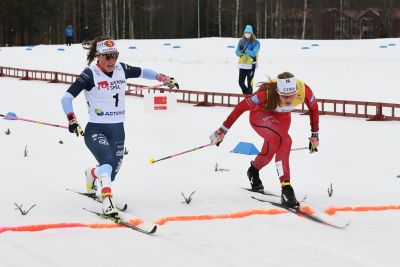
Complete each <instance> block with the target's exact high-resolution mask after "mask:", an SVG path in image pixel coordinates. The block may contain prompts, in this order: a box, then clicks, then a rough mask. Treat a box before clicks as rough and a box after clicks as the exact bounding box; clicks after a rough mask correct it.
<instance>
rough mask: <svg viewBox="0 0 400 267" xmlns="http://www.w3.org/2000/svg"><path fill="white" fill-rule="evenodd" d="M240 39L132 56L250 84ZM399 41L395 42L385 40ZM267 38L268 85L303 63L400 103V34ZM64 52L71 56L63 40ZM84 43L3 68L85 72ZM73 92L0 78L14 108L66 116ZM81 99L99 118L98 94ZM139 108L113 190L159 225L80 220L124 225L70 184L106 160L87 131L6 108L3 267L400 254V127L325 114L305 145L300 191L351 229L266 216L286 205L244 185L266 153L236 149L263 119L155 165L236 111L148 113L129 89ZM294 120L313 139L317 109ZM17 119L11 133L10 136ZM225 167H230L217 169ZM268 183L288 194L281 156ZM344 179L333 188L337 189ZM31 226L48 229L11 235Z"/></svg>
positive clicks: (123, 45) (1, 105)
mask: <svg viewBox="0 0 400 267" xmlns="http://www.w3.org/2000/svg"><path fill="white" fill-rule="evenodd" d="M236 42H237V40H236V39H230V38H222V39H218V38H206V39H186V40H122V41H118V44H119V46H120V50H121V61H123V62H126V63H129V64H131V65H137V66H144V67H149V68H153V69H155V70H157V71H160V72H163V73H165V74H168V75H173V76H174V77H175V78H176V79H177V80H178V81H179V83H180V85H181V87H182V88H184V89H189V90H201V91H217V92H240V89H239V86H238V85H237V76H238V71H237V69H236V65H235V64H236V60H237V58H236V56H235V55H234V49H232V48H227V46H228V45H236ZM165 43H170V44H171V45H164V44H165ZM312 44H318V45H319V46H312ZM384 44H386V45H388V44H395V45H390V46H388V47H387V48H379V46H380V45H384ZM173 45H180V46H181V48H172V47H171V46H173ZM261 45H262V46H261V52H260V67H259V68H258V69H257V72H256V77H255V82H259V81H262V80H264V79H265V77H266V75H269V76H272V77H273V76H275V75H277V74H278V73H279V72H281V71H291V72H293V73H294V74H295V75H297V76H298V77H299V78H301V79H303V80H304V81H305V82H306V83H307V84H309V85H310V86H311V88H312V89H313V90H314V93H315V94H316V96H317V97H319V98H328V99H351V100H368V101H382V102H391V103H400V97H399V93H398V90H399V88H398V84H397V83H396V80H395V79H396V77H397V76H398V70H399V69H400V68H399V62H400V61H399V59H400V53H399V47H400V40H399V39H382V40H362V41H300V40H261ZM129 46H136V49H129ZM303 46H309V48H310V49H301V48H302V47H303ZM61 47H62V48H64V49H65V51H57V49H58V48H61ZM85 53H86V51H84V50H83V49H82V48H81V46H80V45H73V46H72V47H65V46H63V45H58V46H57V45H53V46H44V45H41V46H36V47H33V48H32V50H26V47H12V48H1V51H0V65H2V66H10V67H21V68H31V69H46V70H57V71H63V72H69V73H76V74H78V73H80V71H81V70H82V69H83V68H84V65H85ZM130 82H132V83H142V84H149V85H151V84H152V83H151V82H149V81H147V80H131V81H130ZM67 88H68V85H64V84H48V83H44V82H39V81H19V80H17V79H12V78H0V113H1V114H6V113H7V112H15V113H16V114H17V115H18V116H19V117H22V118H29V119H34V120H39V121H45V122H51V123H56V124H61V125H66V119H65V115H64V114H63V112H62V109H61V105H60V98H61V96H62V95H63V94H64V92H65V90H67ZM74 105H75V109H76V114H77V115H78V119H79V120H80V122H81V124H85V123H86V121H87V115H86V114H87V112H86V107H85V101H84V96H83V95H80V96H79V97H78V98H77V99H76V100H75V101H74ZM126 105H127V120H126V147H127V149H128V151H129V154H128V155H126V156H125V158H124V163H123V167H122V168H121V171H120V173H119V175H118V176H117V179H116V181H115V183H114V188H113V189H114V194H115V198H116V201H117V202H120V203H123V202H126V203H128V204H129V211H128V213H129V216H132V217H137V218H140V219H142V220H145V221H147V222H157V223H159V224H160V225H159V229H158V231H157V233H156V234H155V235H154V236H146V235H143V234H141V233H138V232H135V231H132V230H130V229H124V228H102V229H98V228H89V227H75V228H74V227H69V226H71V224H72V223H79V224H84V225H90V226H92V227H94V226H96V225H97V224H105V225H106V226H107V225H109V224H108V221H105V220H103V219H101V218H98V217H96V216H94V215H91V214H89V213H87V212H85V211H84V210H83V209H82V208H83V207H86V208H88V209H89V208H90V209H99V208H100V206H99V204H98V203H96V202H94V201H92V200H90V199H85V198H83V197H81V196H79V195H76V194H74V193H72V192H69V191H66V188H72V189H76V190H83V189H84V175H83V172H84V170H85V169H86V168H88V167H89V166H93V165H94V164H95V163H96V162H95V160H94V158H93V156H92V155H91V154H90V153H89V151H88V150H87V148H86V146H85V144H84V142H83V139H82V138H77V137H76V136H74V135H72V134H69V133H68V131H66V130H65V129H62V128H56V127H51V126H43V125H39V124H33V123H29V122H23V121H9V120H3V119H1V121H0V130H1V132H0V162H1V174H0V184H1V189H2V190H1V197H0V211H1V217H0V240H1V241H0V259H1V260H0V266H25V265H28V264H29V265H30V266H83V265H85V266H122V265H124V266H371V267H372V266H393V267H394V266H398V265H399V263H400V261H399V259H398V256H397V248H398V245H399V241H398V240H400V224H399V223H398V222H399V219H400V214H399V209H400V194H399V190H400V178H397V175H400V169H399V167H398V166H399V160H398V156H397V154H398V153H397V152H398V151H399V150H400V143H399V142H398V137H399V136H400V127H399V126H400V124H399V122H367V121H365V120H364V119H354V118H341V117H330V116H321V117H320V129H321V130H320V149H319V152H318V153H315V154H311V155H310V154H309V153H308V152H307V151H306V150H300V151H294V152H292V155H291V173H292V183H293V185H294V188H295V190H296V193H297V195H298V196H303V195H305V194H307V196H308V198H307V201H306V203H305V204H304V205H310V206H311V207H312V208H313V209H314V210H315V211H317V212H318V215H320V216H323V217H326V218H328V219H329V220H331V221H334V222H337V223H345V222H347V221H351V224H350V226H349V227H348V228H347V229H345V230H336V229H332V228H329V227H326V226H322V225H318V224H316V223H314V222H311V221H308V220H305V219H303V218H300V217H298V216H295V215H293V214H287V213H284V214H276V215H268V214H261V215H257V213H268V212H269V211H271V210H274V208H273V207H272V206H270V205H267V204H265V203H260V202H257V201H255V200H253V199H251V198H250V196H251V195H253V194H251V193H249V192H246V191H244V190H242V189H241V187H248V186H249V183H248V179H247V177H246V171H247V168H248V166H249V162H250V160H252V159H253V156H245V155H240V154H234V153H230V151H231V150H232V149H233V148H234V147H235V145H236V144H237V143H238V142H240V141H244V142H252V143H254V144H255V145H256V146H257V147H260V145H261V142H262V140H261V139H260V138H259V137H258V136H257V135H256V134H255V133H254V132H253V130H252V129H251V127H250V126H249V124H248V114H244V115H242V117H241V118H240V119H239V120H238V121H237V122H236V124H235V125H234V126H233V127H232V129H231V130H230V132H229V133H228V135H227V136H226V139H225V140H224V142H223V143H222V144H221V146H220V147H207V148H204V149H201V150H198V151H195V152H191V153H188V154H185V155H182V156H179V157H176V158H172V159H168V160H165V161H161V162H157V163H155V164H154V165H150V164H149V159H150V158H155V159H157V158H162V157H164V156H167V155H171V154H175V153H177V152H181V151H184V150H187V149H190V148H194V147H197V146H200V145H204V144H207V143H208V142H209V140H208V136H209V135H210V134H211V132H212V131H213V130H215V129H216V128H217V127H219V126H220V124H221V123H222V121H223V120H224V119H225V117H226V116H227V115H228V114H229V112H230V111H231V109H229V108H219V107H211V108H210V107H193V106H191V105H187V104H178V105H177V109H176V111H175V112H174V113H168V114H163V113H160V114H153V113H145V112H144V101H143V99H141V98H135V97H127V103H126ZM292 116H293V118H292V127H291V135H292V139H293V147H294V148H296V147H304V146H306V145H307V144H308V143H307V141H308V140H307V138H308V137H309V134H310V129H309V119H308V117H307V116H301V115H299V114H293V115H292ZM7 129H10V130H11V134H10V135H6V134H4V132H5V131H6V130H7ZM60 140H62V141H63V144H60V143H59V141H60ZM25 149H27V151H28V156H27V157H24V151H25ZM216 163H218V166H219V168H224V169H228V170H229V171H225V172H215V170H214V169H215V165H216ZM261 178H262V180H263V183H264V186H265V188H266V189H268V190H270V191H273V192H276V193H279V191H280V188H279V182H278V179H277V176H276V171H275V167H274V164H271V165H270V166H267V167H266V168H264V169H263V170H262V171H261ZM330 183H332V184H333V190H334V192H333V196H332V197H328V193H327V189H328V187H329V185H330ZM193 191H196V193H194V195H193V200H192V202H191V203H190V204H189V205H187V204H185V203H182V201H183V197H182V195H181V193H184V194H185V195H186V196H188V195H190V193H192V192H193ZM14 202H15V203H17V204H23V208H24V209H27V208H29V207H30V206H31V205H33V204H36V207H34V208H33V209H32V210H31V211H30V212H29V213H28V215H26V216H22V215H21V214H20V213H19V211H17V210H14V208H15V206H14ZM331 207H336V208H353V209H362V208H365V209H366V210H367V211H364V212H359V211H349V212H337V213H335V214H334V215H332V216H328V215H327V213H326V212H325V211H326V210H327V209H329V208H331ZM381 209H387V210H385V211H382V210H381ZM185 216H186V217H185ZM162 222H165V223H162ZM62 224H64V226H66V227H65V228H62V227H61V226H62ZM16 226H27V229H30V228H29V227H32V226H37V227H44V228H45V229H44V230H43V231H36V232H31V231H24V230H25V229H24V228H19V229H20V230H21V231H11V230H10V231H4V232H3V230H6V229H15V228H12V227H16ZM46 226H47V227H51V226H53V227H55V228H54V229H46ZM5 227H11V228H5Z"/></svg>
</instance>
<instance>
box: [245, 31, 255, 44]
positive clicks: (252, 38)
mask: <svg viewBox="0 0 400 267" xmlns="http://www.w3.org/2000/svg"><path fill="white" fill-rule="evenodd" d="M255 40H256V36H255V35H254V33H252V34H251V36H250V42H251V43H252V42H254V41H255ZM245 43H246V37H245V36H244V33H243V35H242V44H243V45H244V44H245Z"/></svg>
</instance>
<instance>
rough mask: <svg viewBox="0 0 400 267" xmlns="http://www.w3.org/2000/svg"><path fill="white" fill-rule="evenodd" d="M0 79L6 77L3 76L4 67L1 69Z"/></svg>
mask: <svg viewBox="0 0 400 267" xmlns="http://www.w3.org/2000/svg"><path fill="white" fill-rule="evenodd" d="M0 77H4V74H3V67H0Z"/></svg>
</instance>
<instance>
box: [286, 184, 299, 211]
mask: <svg viewBox="0 0 400 267" xmlns="http://www.w3.org/2000/svg"><path fill="white" fill-rule="evenodd" d="M281 203H282V205H284V206H286V207H288V208H293V209H299V208H300V203H299V202H298V201H297V199H296V196H295V195H294V191H293V187H292V186H291V185H290V182H282V196H281Z"/></svg>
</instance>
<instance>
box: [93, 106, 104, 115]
mask: <svg viewBox="0 0 400 267" xmlns="http://www.w3.org/2000/svg"><path fill="white" fill-rule="evenodd" d="M94 112H96V114H97V116H103V115H104V112H103V111H102V110H101V109H99V108H95V109H94Z"/></svg>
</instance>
